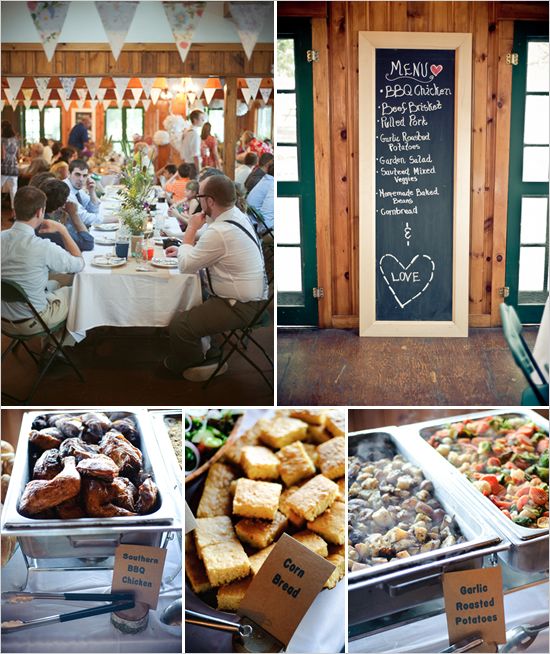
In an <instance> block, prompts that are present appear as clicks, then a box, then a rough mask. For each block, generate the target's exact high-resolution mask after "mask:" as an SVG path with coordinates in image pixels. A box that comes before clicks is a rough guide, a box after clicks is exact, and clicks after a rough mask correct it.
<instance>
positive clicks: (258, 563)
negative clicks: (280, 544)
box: [248, 543, 275, 575]
mask: <svg viewBox="0 0 550 654" xmlns="http://www.w3.org/2000/svg"><path fill="white" fill-rule="evenodd" d="M274 547H275V543H273V544H272V545H270V546H269V547H266V548H265V549H263V550H260V551H259V552H256V554H252V556H249V557H248V559H249V561H250V567H251V568H252V574H253V575H257V574H258V570H259V569H260V568H261V567H262V565H263V564H264V563H265V560H266V559H267V557H268V556H269V555H270V554H271V550H272V549H273V548H274Z"/></svg>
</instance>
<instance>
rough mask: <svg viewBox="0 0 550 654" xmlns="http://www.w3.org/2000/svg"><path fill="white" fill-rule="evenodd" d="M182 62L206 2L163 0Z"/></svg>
mask: <svg viewBox="0 0 550 654" xmlns="http://www.w3.org/2000/svg"><path fill="white" fill-rule="evenodd" d="M162 4H163V7H164V12H165V14H166V18H167V19H168V22H169V23H170V27H171V29H172V34H173V35H174V39H175V41H176V46H177V48H178V50H179V53H180V57H181V60H182V62H184V61H185V58H186V57H187V53H188V52H189V48H190V47H191V43H192V41H193V36H194V34H195V29H196V27H197V25H198V22H199V20H200V18H201V16H202V15H203V13H204V7H205V5H206V2H163V3H162Z"/></svg>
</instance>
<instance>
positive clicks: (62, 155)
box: [55, 146, 78, 164]
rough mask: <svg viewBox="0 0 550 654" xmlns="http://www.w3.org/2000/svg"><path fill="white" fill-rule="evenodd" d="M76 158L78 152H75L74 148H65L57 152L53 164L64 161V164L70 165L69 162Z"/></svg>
mask: <svg viewBox="0 0 550 654" xmlns="http://www.w3.org/2000/svg"><path fill="white" fill-rule="evenodd" d="M77 158H78V152H77V151H76V150H75V148H72V147H71V146H67V147H66V148H61V150H59V157H58V158H57V159H56V160H55V163H58V162H59V161H64V162H65V163H66V164H70V163H71V161H74V160H75V159H77Z"/></svg>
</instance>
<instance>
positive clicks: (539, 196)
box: [506, 22, 549, 323]
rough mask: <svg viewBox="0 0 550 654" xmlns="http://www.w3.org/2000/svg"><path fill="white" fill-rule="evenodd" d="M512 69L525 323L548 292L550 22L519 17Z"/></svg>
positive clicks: (513, 191) (514, 277)
mask: <svg viewBox="0 0 550 654" xmlns="http://www.w3.org/2000/svg"><path fill="white" fill-rule="evenodd" d="M514 53H517V55H518V63H517V65H515V66H514V67H513V73H512V115H511V128H510V176H509V190H508V230H507V247H506V286H507V287H508V289H509V297H508V300H507V302H508V304H511V305H513V306H514V307H515V308H516V311H517V312H518V315H519V317H520V320H521V321H522V322H523V323H537V322H540V320H541V316H542V310H543V308H544V303H545V302H546V298H547V297H548V152H549V144H548V126H549V113H548V86H549V85H548V73H549V66H548V55H549V50H548V24H547V23H546V24H542V23H528V22H517V23H516V24H515V26H514Z"/></svg>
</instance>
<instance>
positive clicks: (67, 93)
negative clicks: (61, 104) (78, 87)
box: [59, 77, 76, 100]
mask: <svg viewBox="0 0 550 654" xmlns="http://www.w3.org/2000/svg"><path fill="white" fill-rule="evenodd" d="M59 81H60V82H61V86H62V87H63V93H64V95H62V94H61V93H60V94H59V97H60V98H61V99H63V98H65V99H66V100H67V99H68V98H70V97H71V93H72V92H73V89H74V83H75V82H76V77H60V78H59Z"/></svg>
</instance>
